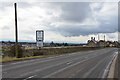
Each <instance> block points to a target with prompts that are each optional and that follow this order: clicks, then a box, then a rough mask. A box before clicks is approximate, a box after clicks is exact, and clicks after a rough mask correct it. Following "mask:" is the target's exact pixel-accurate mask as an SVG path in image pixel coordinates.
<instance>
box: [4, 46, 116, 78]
mask: <svg viewBox="0 0 120 80" xmlns="http://www.w3.org/2000/svg"><path fill="white" fill-rule="evenodd" d="M117 52H118V49H116V48H106V49H100V50H93V51H92V50H91V51H84V52H76V53H71V54H65V55H60V56H56V57H49V58H42V59H32V60H26V61H19V62H10V63H5V64H3V65H2V77H3V78H24V79H25V80H27V79H30V78H106V77H107V74H108V72H109V68H108V67H109V66H110V62H111V61H112V59H113V57H114V56H115V55H117Z"/></svg>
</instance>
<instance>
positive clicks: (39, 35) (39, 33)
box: [36, 30, 44, 47]
mask: <svg viewBox="0 0 120 80" xmlns="http://www.w3.org/2000/svg"><path fill="white" fill-rule="evenodd" d="M43 40H44V31H43V30H37V31H36V42H37V47H43Z"/></svg>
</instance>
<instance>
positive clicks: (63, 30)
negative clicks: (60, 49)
mask: <svg viewBox="0 0 120 80" xmlns="http://www.w3.org/2000/svg"><path fill="white" fill-rule="evenodd" d="M89 4H90V3H62V4H61V9H62V14H61V15H60V19H62V20H63V22H65V24H67V23H68V24H69V23H71V22H72V23H73V24H71V25H61V26H58V27H52V30H53V31H56V32H58V33H60V34H62V35H64V36H79V35H89V34H98V33H114V32H117V31H118V18H117V17H118V16H117V14H116V15H115V16H112V17H111V16H110V17H109V19H106V18H107V17H99V16H96V20H97V21H98V22H99V23H100V25H99V26H96V25H87V24H86V25H82V26H81V25H76V23H82V22H83V21H84V20H85V19H86V18H91V20H94V18H93V17H92V11H91V9H90V6H89ZM59 5H60V4H59ZM101 7H102V6H101ZM101 7H99V9H97V11H98V12H99V10H101Z"/></svg>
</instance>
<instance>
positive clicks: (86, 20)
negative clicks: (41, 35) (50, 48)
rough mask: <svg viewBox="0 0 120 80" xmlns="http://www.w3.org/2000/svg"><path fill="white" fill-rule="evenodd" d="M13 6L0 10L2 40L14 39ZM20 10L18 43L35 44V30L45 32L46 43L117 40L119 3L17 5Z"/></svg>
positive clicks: (3, 5)
mask: <svg viewBox="0 0 120 80" xmlns="http://www.w3.org/2000/svg"><path fill="white" fill-rule="evenodd" d="M13 4H14V3H13V2H2V5H1V6H0V30H1V31H0V36H1V37H0V40H11V41H13V40H14V39H15V33H14V31H15V28H14V27H15V26H14V25H15V22H14V5H13ZM17 9H18V10H17V11H18V27H19V28H18V30H19V41H35V40H36V39H35V38H36V37H35V36H36V34H35V32H36V30H44V31H45V42H51V41H54V42H71V43H86V42H87V40H88V39H90V37H96V39H98V37H97V36H98V34H99V35H100V39H103V37H104V35H106V40H113V41H114V40H118V3H117V2H18V3H17Z"/></svg>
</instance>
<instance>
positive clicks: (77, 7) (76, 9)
mask: <svg viewBox="0 0 120 80" xmlns="http://www.w3.org/2000/svg"><path fill="white" fill-rule="evenodd" d="M59 4H60V3H59ZM89 4H90V3H88V2H72V3H71V2H68V3H63V4H62V5H61V9H62V14H61V15H60V18H61V19H62V20H63V21H67V22H82V21H84V20H85V19H86V18H87V17H89V16H90V15H91V9H90V5H89Z"/></svg>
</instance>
